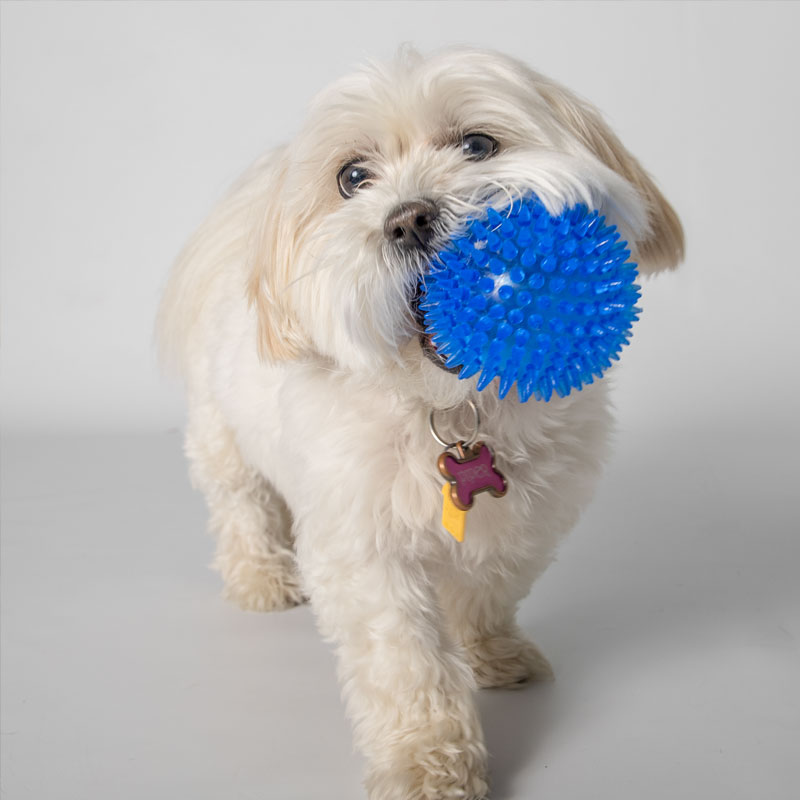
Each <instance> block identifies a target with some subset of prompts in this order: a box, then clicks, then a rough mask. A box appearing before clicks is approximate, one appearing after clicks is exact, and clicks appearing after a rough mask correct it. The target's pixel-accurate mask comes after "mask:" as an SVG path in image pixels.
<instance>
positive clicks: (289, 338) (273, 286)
mask: <svg viewBox="0 0 800 800" xmlns="http://www.w3.org/2000/svg"><path fill="white" fill-rule="evenodd" d="M253 169H254V171H256V172H257V175H256V184H257V196H256V197H255V198H254V204H253V209H252V213H253V214H254V215H255V216H254V219H253V231H254V234H253V236H252V241H251V248H250V263H249V276H248V281H247V297H248V300H249V301H250V304H251V306H253V307H254V308H255V311H256V316H257V322H258V352H259V355H260V356H261V358H262V359H264V360H265V361H272V362H275V361H286V360H290V359H293V358H297V357H298V356H299V355H300V353H301V352H302V351H303V350H304V349H305V345H306V337H305V336H304V335H303V333H302V331H301V329H300V326H299V324H298V322H297V318H296V315H295V314H294V312H293V311H292V309H291V308H290V305H289V292H288V288H289V282H290V280H291V278H290V267H291V264H292V260H293V257H294V250H295V248H296V241H295V238H296V233H297V232H296V230H295V226H293V225H291V224H290V222H289V219H288V216H289V215H288V212H287V209H286V206H285V194H284V187H285V183H286V171H287V168H286V164H285V162H284V159H283V153H282V152H281V151H276V152H274V153H271V154H270V155H269V156H268V157H267V158H265V159H264V160H263V161H262V162H260V163H258V164H256V165H255V167H254V168H253Z"/></svg>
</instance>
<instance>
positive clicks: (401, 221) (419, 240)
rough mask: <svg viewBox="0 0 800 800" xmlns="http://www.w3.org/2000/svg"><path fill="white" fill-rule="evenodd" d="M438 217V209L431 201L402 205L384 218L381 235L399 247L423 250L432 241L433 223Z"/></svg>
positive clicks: (417, 201) (416, 201) (418, 201)
mask: <svg viewBox="0 0 800 800" xmlns="http://www.w3.org/2000/svg"><path fill="white" fill-rule="evenodd" d="M438 216H439V209H438V208H437V207H436V204H435V203H433V202H432V201H431V200H415V201H414V202H413V203H403V204H401V205H399V206H397V208H395V209H394V211H392V213H391V214H389V216H388V217H387V218H386V224H385V225H384V226H383V233H384V235H385V236H386V238H387V240H388V241H390V242H393V243H394V244H398V245H400V246H401V247H405V248H408V249H413V248H415V247H419V248H424V247H427V245H428V244H430V241H431V239H433V222H434V220H435V219H436V217H438Z"/></svg>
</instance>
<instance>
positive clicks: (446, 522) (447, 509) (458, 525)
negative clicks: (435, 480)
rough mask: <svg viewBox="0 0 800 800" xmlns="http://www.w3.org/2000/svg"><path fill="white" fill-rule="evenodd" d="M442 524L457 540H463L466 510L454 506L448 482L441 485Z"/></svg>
mask: <svg viewBox="0 0 800 800" xmlns="http://www.w3.org/2000/svg"><path fill="white" fill-rule="evenodd" d="M442 525H443V526H444V529H445V530H446V531H447V532H448V533H449V534H450V535H451V536H452V537H453V538H454V539H455V540H456V541H457V542H463V541H464V528H465V527H466V525H467V512H466V511H462V510H461V509H460V508H456V506H455V504H454V503H453V498H452V497H451V496H450V484H449V483H446V484H444V486H442Z"/></svg>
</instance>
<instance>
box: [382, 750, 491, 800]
mask: <svg viewBox="0 0 800 800" xmlns="http://www.w3.org/2000/svg"><path fill="white" fill-rule="evenodd" d="M366 787H367V795H368V797H369V800H444V799H445V798H448V799H449V798H453V800H456V798H457V800H485V798H486V797H488V791H489V787H488V784H487V783H486V751H485V749H484V747H483V745H482V744H481V743H480V742H467V741H464V742H439V743H437V744H435V745H431V746H430V747H429V748H421V747H415V748H414V750H413V752H412V753H409V754H408V755H407V756H406V757H404V758H400V759H399V760H398V759H397V758H396V757H395V758H394V759H393V760H392V762H391V763H390V764H389V765H388V766H385V767H380V768H375V769H373V770H372V771H371V772H370V773H369V774H368V776H367V780H366Z"/></svg>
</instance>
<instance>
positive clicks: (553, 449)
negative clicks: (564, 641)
mask: <svg viewBox="0 0 800 800" xmlns="http://www.w3.org/2000/svg"><path fill="white" fill-rule="evenodd" d="M471 132H480V133H484V134H489V135H491V136H492V137H494V139H496V140H497V142H498V143H499V149H498V152H497V154H496V155H494V156H493V157H491V158H487V159H485V160H482V161H471V160H468V159H467V158H465V156H464V154H463V153H462V151H461V147H460V142H461V137H463V136H464V135H465V134H469V133H471ZM353 160H356V161H357V162H358V163H359V164H360V165H363V166H364V167H365V169H367V170H368V171H369V175H370V180H369V182H368V183H365V185H364V186H363V187H362V188H360V190H359V191H358V192H356V193H355V194H354V196H353V197H352V198H350V199H344V198H343V197H342V196H341V195H340V194H339V191H338V189H337V174H338V172H339V170H340V169H341V167H342V165H343V164H347V163H350V162H352V161H353ZM529 192H535V193H536V194H537V195H538V196H539V197H540V198H541V199H542V201H543V202H544V203H545V205H546V206H547V207H548V208H549V210H551V211H552V212H557V211H558V210H560V209H561V208H562V207H563V206H564V205H565V204H566V205H569V204H572V203H574V202H584V203H587V204H588V205H589V206H590V207H593V208H598V209H599V210H600V211H601V212H602V213H604V214H606V215H607V216H608V217H609V219H610V220H611V221H613V222H614V223H615V224H617V225H618V227H619V228H620V229H621V231H622V234H623V236H624V237H625V238H626V239H627V240H628V241H629V242H630V243H631V244H632V245H633V249H634V258H635V260H637V261H638V263H639V265H640V270H641V271H642V272H643V273H652V272H655V271H658V270H660V269H665V268H671V267H673V266H675V265H676V264H677V263H678V262H679V261H680V259H681V257H682V253H683V234H682V231H681V226H680V223H679V221H678V218H677V216H676V215H675V212H674V211H673V210H672V208H671V207H670V206H669V205H668V203H667V202H666V200H665V199H664V197H663V196H662V195H661V193H660V192H659V190H658V189H657V188H656V186H655V184H654V183H653V181H652V180H651V179H650V177H649V176H648V175H647V174H646V173H645V172H644V171H643V170H642V168H641V167H640V166H639V164H638V162H637V161H636V160H635V159H634V158H633V157H632V156H631V155H630V154H629V153H628V152H627V150H626V149H625V148H624V147H623V146H622V144H621V143H620V141H619V140H618V139H617V137H616V136H615V135H614V134H613V133H612V132H611V131H610V130H609V128H608V127H607V125H606V124H605V123H604V122H603V120H602V119H601V117H600V115H599V114H598V112H597V111H596V110H595V109H594V108H592V107H591V106H590V105H588V104H587V103H586V102H584V101H582V100H580V99H578V98H577V97H576V96H574V95H573V94H571V93H570V92H569V91H567V90H566V89H564V88H563V87H561V86H559V85H558V84H556V83H554V82H553V81H551V80H548V79H547V78H545V77H543V76H542V75H539V74H537V73H535V72H532V71H531V70H529V69H528V68H527V67H525V66H524V65H522V64H521V63H519V62H517V61H515V60H513V59H511V58H507V57H505V56H502V55H500V54H497V53H492V52H486V51H481V50H474V49H463V48H462V49H451V50H446V51H441V52H438V53H435V54H433V55H431V56H429V57H422V56H420V55H419V54H417V53H416V52H415V51H413V50H410V49H406V50H403V51H401V52H400V53H399V54H398V56H397V58H396V59H395V60H394V61H393V62H391V63H389V64H387V65H377V64H371V65H368V66H367V67H365V68H363V69H361V70H360V71H358V72H357V73H355V74H353V75H351V76H349V77H346V78H344V79H342V80H339V81H338V82H337V83H335V84H334V85H333V86H332V87H330V88H329V89H327V90H326V91H324V92H323V93H322V94H321V95H320V96H319V97H318V98H317V99H316V101H315V102H314V104H313V106H312V108H311V110H310V113H309V116H308V119H307V122H306V124H305V125H304V126H303V128H302V130H301V131H300V133H299V134H298V135H297V136H296V137H295V139H294V140H293V141H292V142H291V143H289V144H288V145H286V146H285V147H281V148H279V149H277V150H275V151H273V152H271V153H269V154H267V155H266V156H265V157H264V158H263V159H261V160H260V161H258V162H257V163H256V164H255V165H254V166H253V167H252V168H251V169H250V170H249V171H248V172H247V173H246V174H245V176H244V177H243V178H242V179H241V180H240V181H239V183H238V184H237V185H236V186H235V187H234V188H233V189H232V191H231V192H230V193H229V195H228V196H227V197H226V198H225V199H224V200H223V201H222V202H221V204H220V205H219V206H218V207H217V208H216V210H214V211H213V213H212V214H211V215H210V217H209V218H208V219H207V220H206V222H204V223H203V225H202V226H201V227H200V229H199V230H198V231H197V233H196V234H195V235H194V237H193V238H192V239H191V241H190V242H189V244H188V245H187V247H186V248H185V250H184V252H183V253H182V255H181V256H180V258H179V260H178V263H177V265H176V267H175V269H174V272H173V274H172V277H171V279H170V281H169V284H168V286H167V289H166V292H165V295H164V298H163V302H162V305H161V309H160V315H159V338H160V343H161V348H162V351H163V354H164V356H165V358H166V359H167V360H168V361H170V362H172V363H174V364H175V365H176V366H177V367H178V368H179V369H180V371H181V373H182V375H183V377H184V379H185V383H186V388H187V394H188V405H189V418H188V425H187V432H186V453H187V456H188V458H189V461H190V462H191V474H192V478H193V481H194V483H195V484H196V485H197V486H198V487H199V488H200V489H201V490H202V491H203V492H204V493H205V496H206V498H207V501H208V506H209V510H210V517H211V523H210V524H211V528H212V530H213V531H214V532H215V534H216V535H217V537H218V544H217V556H216V566H217V567H218V568H219V570H220V572H221V573H222V577H223V579H224V582H225V592H226V595H227V596H228V597H229V598H230V599H232V600H234V601H235V602H237V603H238V604H239V605H240V606H242V607H243V608H247V609H256V610H273V609H281V608H287V607H291V606H293V605H295V604H297V603H301V602H303V601H304V600H305V599H306V598H308V599H310V601H311V604H312V606H313V609H314V612H315V614H316V617H317V619H318V624H319V627H320V629H321V631H322V633H323V634H324V635H325V636H326V637H328V638H329V639H330V640H331V641H333V642H334V643H335V644H336V648H337V654H338V663H339V672H340V678H341V683H342V687H343V692H344V696H345V699H346V703H347V709H348V713H349V715H350V717H351V718H352V720H353V724H354V731H355V738H356V743H357V745H358V747H359V748H360V749H361V751H362V752H363V753H364V754H365V755H366V758H367V762H368V773H367V777H366V785H367V790H368V794H369V797H370V798H371V800H401V799H402V800H416V799H418V798H419V799H420V800H422V798H425V799H426V800H429V799H431V798H443V797H460V798H481V797H484V796H485V795H486V792H487V784H486V752H485V749H484V744H483V740H482V734H481V728H480V723H479V721H478V718H477V716H476V712H475V706H474V703H473V697H472V693H473V689H474V688H475V687H476V686H481V687H498V686H501V687H516V686H520V685H522V684H524V683H525V682H526V681H532V680H540V679H547V678H550V677H551V675H552V672H551V669H550V666H549V664H548V662H547V660H546V659H545V658H544V656H543V655H542V654H541V653H540V652H539V651H538V650H537V648H536V647H535V646H534V645H533V644H532V643H531V642H530V641H528V640H527V639H526V638H525V637H524V635H523V634H522V633H521V632H520V630H519V629H518V627H517V625H516V623H515V619H514V617H515V611H516V608H517V606H518V604H519V602H520V601H521V600H522V598H524V597H525V595H526V594H527V593H528V591H529V589H530V586H531V583H532V581H533V580H534V579H535V578H536V577H537V576H538V575H539V574H540V573H541V572H542V571H543V570H544V569H545V567H546V566H547V565H548V564H549V563H550V561H551V559H552V558H553V554H554V551H555V549H556V546H557V544H558V542H559V541H560V539H561V538H562V537H563V536H564V535H565V534H566V533H567V532H568V531H569V530H570V528H571V527H572V526H573V525H574V523H575V521H576V520H577V518H578V515H579V513H580V511H581V509H582V508H583V507H584V506H585V505H586V503H587V502H588V500H589V498H590V496H591V494H592V491H593V487H594V484H595V481H596V479H597V477H598V474H599V471H600V469H601V464H602V462H603V460H604V458H605V455H606V446H607V442H608V437H609V431H610V428H611V415H610V413H609V402H608V386H607V382H606V381H600V382H597V383H595V384H594V385H591V386H588V387H586V388H584V390H583V391H581V392H573V393H572V394H571V395H570V396H568V397H566V398H563V399H560V398H554V399H553V400H551V401H550V402H548V403H543V402H537V401H534V400H531V401H530V402H528V403H525V404H520V403H519V402H518V401H517V400H516V399H512V396H511V395H509V397H508V398H506V399H505V400H503V401H500V400H498V397H497V391H496V387H490V388H488V389H487V390H485V391H483V392H481V393H477V392H476V391H475V388H474V387H475V380H474V379H470V380H466V381H460V380H458V378H457V377H456V376H454V375H452V374H449V373H448V372H446V371H444V370H442V369H439V368H438V367H437V366H436V365H435V364H434V363H432V361H431V360H430V359H429V358H426V357H424V355H423V353H422V349H421V345H420V337H419V329H418V323H417V322H416V320H415V316H414V314H413V311H412V309H411V302H412V298H413V292H414V287H415V286H416V284H417V282H418V280H419V277H420V275H421V274H422V273H423V271H424V268H425V262H426V259H425V257H424V254H420V253H408V252H401V251H400V250H399V249H398V248H397V247H396V246H395V245H393V244H392V243H391V242H388V241H387V239H386V237H385V235H384V221H385V220H386V218H387V215H389V214H390V213H391V211H392V209H395V208H396V207H397V206H398V205H399V204H400V203H404V202H408V201H413V200H416V199H419V198H430V199H432V200H434V201H435V202H436V203H437V205H438V206H439V208H440V215H439V218H438V219H437V221H436V231H435V233H436V237H437V239H436V241H444V240H446V239H447V238H448V235H449V234H450V233H451V232H452V231H454V230H455V229H457V227H458V225H459V221H460V220H461V219H462V218H463V217H464V216H466V215H468V214H470V213H472V212H474V211H475V210H476V209H478V208H479V207H481V206H485V205H487V204H493V205H495V206H498V207H499V206H501V205H504V204H506V203H507V202H508V201H509V199H511V198H515V197H519V196H522V195H525V194H527V193H529ZM512 394H513V393H512ZM468 399H471V400H472V401H473V402H474V403H475V404H476V405H477V406H478V408H479V409H480V413H481V417H482V421H483V422H482V427H481V438H482V439H483V440H484V441H486V442H487V444H489V445H490V446H491V448H492V450H493V452H494V454H495V458H496V462H497V464H498V467H499V468H500V469H501V470H502V471H503V472H504V473H505V475H506V477H507V478H508V482H509V490H508V494H507V496H506V497H505V498H503V499H494V498H491V497H488V496H481V497H480V498H479V499H478V500H477V502H476V504H475V508H474V509H473V510H472V511H470V512H469V517H468V527H467V535H466V539H465V541H464V542H463V543H462V544H458V543H456V542H455V541H454V540H453V539H452V538H451V537H450V536H449V535H448V534H447V533H446V532H445V531H444V530H443V529H442V527H441V523H440V515H441V491H440V488H441V484H442V478H441V476H440V475H439V473H438V471H437V469H436V461H437V456H438V455H439V453H440V452H441V446H439V445H437V444H436V443H435V442H434V441H433V439H432V438H431V435H430V433H429V430H428V416H429V413H430V411H431V409H437V410H439V413H438V415H437V420H439V423H440V425H441V426H442V427H443V428H444V429H445V430H446V431H449V433H450V435H451V436H452V437H455V438H459V437H464V436H465V435H466V434H467V433H468V432H469V431H470V429H471V425H472V419H471V416H470V412H469V411H468V410H467V408H466V406H465V403H466V401H467V400H468Z"/></svg>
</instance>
